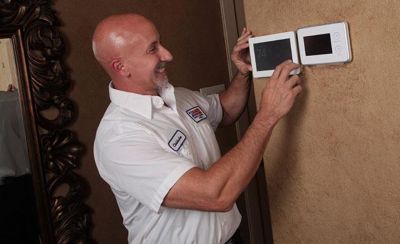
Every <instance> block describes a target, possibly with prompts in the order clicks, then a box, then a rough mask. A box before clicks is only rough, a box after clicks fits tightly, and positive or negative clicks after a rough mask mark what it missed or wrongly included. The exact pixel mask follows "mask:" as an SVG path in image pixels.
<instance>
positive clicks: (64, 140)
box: [0, 0, 91, 244]
mask: <svg viewBox="0 0 400 244" xmlns="http://www.w3.org/2000/svg"><path fill="white" fill-rule="evenodd" d="M57 25H58V21H57V19H56V17H55V15H54V12H53V10H52V9H51V2H50V0H0V38H11V40H12V43H13V49H14V56H15V57H16V64H17V71H18V78H19V83H20V84H19V85H20V101H21V105H22V111H23V117H24V125H25V130H26V134H27V142H28V151H29V158H30V163H31V171H32V177H33V185H34V191H35V198H36V205H37V212H38V217H39V226H40V239H41V241H42V243H46V244H47V243H89V242H91V241H90V237H89V236H90V234H89V232H90V230H89V229H90V228H89V225H90V224H89V219H90V210H89V208H88V207H87V205H86V204H85V203H84V199H85V197H86V194H87V192H86V188H85V187H86V184H85V181H84V180H83V178H81V177H80V176H79V175H78V174H76V173H75V172H74V170H75V169H76V168H77V167H78V165H79V163H78V159H79V156H80V154H81V152H82V146H81V144H80V143H79V142H78V141H77V139H76V137H75V135H74V134H73V133H72V132H71V131H70V130H69V129H67V126H69V125H70V124H71V123H72V122H73V120H74V116H75V114H76V113H75V110H74V105H73V102H72V101H71V100H70V99H69V98H68V95H67V92H68V90H69V88H70V80H69V79H68V75H67V72H66V68H65V67H64V64H63V62H62V59H63V55H64V42H63V40H62V37H61V35H60V33H59V31H58V29H57ZM49 114H50V115H51V116H49Z"/></svg>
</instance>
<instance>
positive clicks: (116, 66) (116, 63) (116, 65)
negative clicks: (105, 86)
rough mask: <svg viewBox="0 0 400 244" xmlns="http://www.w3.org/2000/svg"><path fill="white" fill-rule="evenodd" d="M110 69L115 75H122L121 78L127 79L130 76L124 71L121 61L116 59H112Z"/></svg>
mask: <svg viewBox="0 0 400 244" xmlns="http://www.w3.org/2000/svg"><path fill="white" fill-rule="evenodd" d="M111 67H112V70H113V71H114V72H115V73H118V74H120V75H122V76H125V77H127V76H130V75H131V74H130V73H129V71H127V70H126V68H125V66H124V64H123V63H122V62H121V60H120V59H118V58H116V59H113V60H112V61H111Z"/></svg>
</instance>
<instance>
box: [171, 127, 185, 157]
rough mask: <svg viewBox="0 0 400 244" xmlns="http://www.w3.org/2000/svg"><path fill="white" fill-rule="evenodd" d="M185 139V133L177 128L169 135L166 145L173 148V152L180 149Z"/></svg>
mask: <svg viewBox="0 0 400 244" xmlns="http://www.w3.org/2000/svg"><path fill="white" fill-rule="evenodd" d="M185 140H186V136H185V134H183V133H182V131H180V130H177V131H175V133H174V135H173V136H172V137H171V139H170V140H169V142H168V146H169V147H170V148H171V149H172V150H174V151H175V152H177V151H179V149H181V147H182V145H183V143H184V142H185Z"/></svg>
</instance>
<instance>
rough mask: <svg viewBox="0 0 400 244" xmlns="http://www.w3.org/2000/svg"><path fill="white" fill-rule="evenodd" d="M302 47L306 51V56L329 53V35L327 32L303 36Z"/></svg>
mask: <svg viewBox="0 0 400 244" xmlns="http://www.w3.org/2000/svg"><path fill="white" fill-rule="evenodd" d="M304 49H305V51H306V56H311V55H321V54H331V53H332V44H331V35H330V34H329V33H328V34H322V35H315V36H305V37H304Z"/></svg>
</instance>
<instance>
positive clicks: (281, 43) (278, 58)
mask: <svg viewBox="0 0 400 244" xmlns="http://www.w3.org/2000/svg"><path fill="white" fill-rule="evenodd" d="M254 53H255V59H256V66H257V71H262V70H273V69H275V67H276V66H277V65H279V64H280V63H282V62H283V61H285V60H288V59H292V49H291V48H290V39H283V40H277V41H270V42H260V43H256V44H254Z"/></svg>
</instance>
